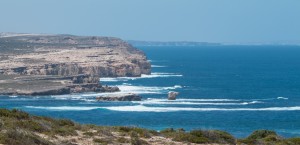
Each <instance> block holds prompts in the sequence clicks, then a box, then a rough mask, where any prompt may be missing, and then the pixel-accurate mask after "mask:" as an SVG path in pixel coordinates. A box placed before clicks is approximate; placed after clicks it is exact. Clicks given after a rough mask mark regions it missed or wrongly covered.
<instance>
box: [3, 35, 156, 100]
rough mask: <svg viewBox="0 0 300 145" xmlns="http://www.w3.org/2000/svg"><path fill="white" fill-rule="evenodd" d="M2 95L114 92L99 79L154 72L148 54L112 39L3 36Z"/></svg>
mask: <svg viewBox="0 0 300 145" xmlns="http://www.w3.org/2000/svg"><path fill="white" fill-rule="evenodd" d="M0 51H1V53H0V82H1V83H0V94H7V95H12V94H18V95H49V94H68V93H81V92H88V91H95V92H113V91H119V89H118V88H115V87H103V86H102V85H101V84H99V77H124V76H128V77H138V76H141V74H150V72H151V65H150V63H149V61H147V58H146V56H145V54H144V53H143V52H142V51H140V50H138V49H136V48H134V47H132V46H131V45H130V44H128V43H126V42H125V41H123V40H121V39H118V38H113V37H95V36H90V37H89V36H73V35H38V34H9V35H6V34H4V33H2V34H0Z"/></svg>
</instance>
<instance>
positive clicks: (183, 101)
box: [132, 99, 263, 105]
mask: <svg viewBox="0 0 300 145" xmlns="http://www.w3.org/2000/svg"><path fill="white" fill-rule="evenodd" d="M187 100H188V101H187ZM195 100H196V101H195ZM212 100H218V101H212ZM220 100H221V101H220ZM229 100H230V99H228V100H226V99H178V100H166V99H147V100H145V101H132V102H133V103H137V104H142V105H249V104H256V103H263V102H260V101H251V102H234V101H237V100H233V101H232V102H228V101H229ZM224 101H225V102H224Z"/></svg>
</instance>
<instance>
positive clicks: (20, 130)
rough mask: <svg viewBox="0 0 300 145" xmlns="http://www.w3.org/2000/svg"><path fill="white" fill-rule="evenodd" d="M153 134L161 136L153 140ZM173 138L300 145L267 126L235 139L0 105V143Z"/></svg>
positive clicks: (137, 144) (139, 142)
mask: <svg viewBox="0 0 300 145" xmlns="http://www.w3.org/2000/svg"><path fill="white" fill-rule="evenodd" d="M153 137H158V138H159V139H160V140H158V141H157V142H155V141H154V142H153ZM167 138H169V139H167ZM170 139H171V141H170ZM175 141H176V142H180V143H182V144H189V143H196V144H216V145H217V144H227V145H234V144H239V145H300V138H288V139H284V138H283V137H280V136H279V135H277V134H276V132H274V131H270V130H257V131H254V132H253V133H252V134H251V135H249V136H248V137H246V138H244V139H236V138H234V137H233V136H232V135H230V134H229V133H227V132H224V131H219V130H193V131H190V132H187V131H185V130H184V129H173V128H168V129H164V130H162V131H160V132H157V131H154V130H148V129H143V128H137V127H126V126H120V127H118V126H116V127H107V126H96V125H80V124H77V123H74V122H73V121H71V120H67V119H52V118H49V117H39V116H34V115H30V114H28V113H26V112H23V111H20V110H16V109H13V110H7V109H0V144H5V145H56V144H58V145H61V144H91V145H94V144H95V145H96V144H132V145H147V144H157V143H159V144H174V142H175ZM86 142H88V143H86Z"/></svg>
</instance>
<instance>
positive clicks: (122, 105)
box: [0, 45, 300, 138]
mask: <svg viewBox="0 0 300 145" xmlns="http://www.w3.org/2000/svg"><path fill="white" fill-rule="evenodd" d="M138 48H139V49H141V50H143V51H144V52H145V53H146V55H147V57H148V59H149V60H150V61H151V64H152V74H151V75H142V77H140V78H128V77H123V78H101V79H100V81H101V83H102V84H106V85H114V86H118V87H119V88H120V89H121V92H117V93H126V92H129V93H137V94H139V95H141V96H142V97H143V100H142V101H140V102H138V101H136V102H135V101H133V102H97V101H95V97H96V96H101V95H103V94H100V93H85V94H72V95H59V96H35V97H26V96H1V97H0V107H1V108H9V109H10V108H17V109H21V110H24V111H27V112H29V113H32V114H36V115H42V116H50V117H55V118H68V119H71V120H73V121H76V122H79V123H87V124H97V125H117V126H136V127H143V128H149V129H154V130H161V129H165V128H171V127H172V128H184V129H185V130H193V129H217V130H224V131H227V132H229V133H231V134H232V135H234V136H235V137H239V138H241V137H246V136H248V135H249V134H250V133H251V132H253V131H254V130H257V129H270V130H275V131H276V132H277V133H278V134H279V135H282V136H284V137H294V136H300V57H299V56H300V47H299V46H222V45H220V46H184V47H183V46H160V47H159V46H142V47H138ZM169 91H177V92H179V93H180V94H179V95H178V96H177V100H175V101H168V100H167V93H168V92H169Z"/></svg>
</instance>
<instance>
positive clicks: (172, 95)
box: [168, 91, 179, 100]
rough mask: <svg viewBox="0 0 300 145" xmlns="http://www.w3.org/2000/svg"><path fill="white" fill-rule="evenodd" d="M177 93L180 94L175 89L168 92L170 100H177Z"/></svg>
mask: <svg viewBox="0 0 300 145" xmlns="http://www.w3.org/2000/svg"><path fill="white" fill-rule="evenodd" d="M177 95H179V93H178V92H173V91H171V92H169V93H168V100H176V96H177Z"/></svg>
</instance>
